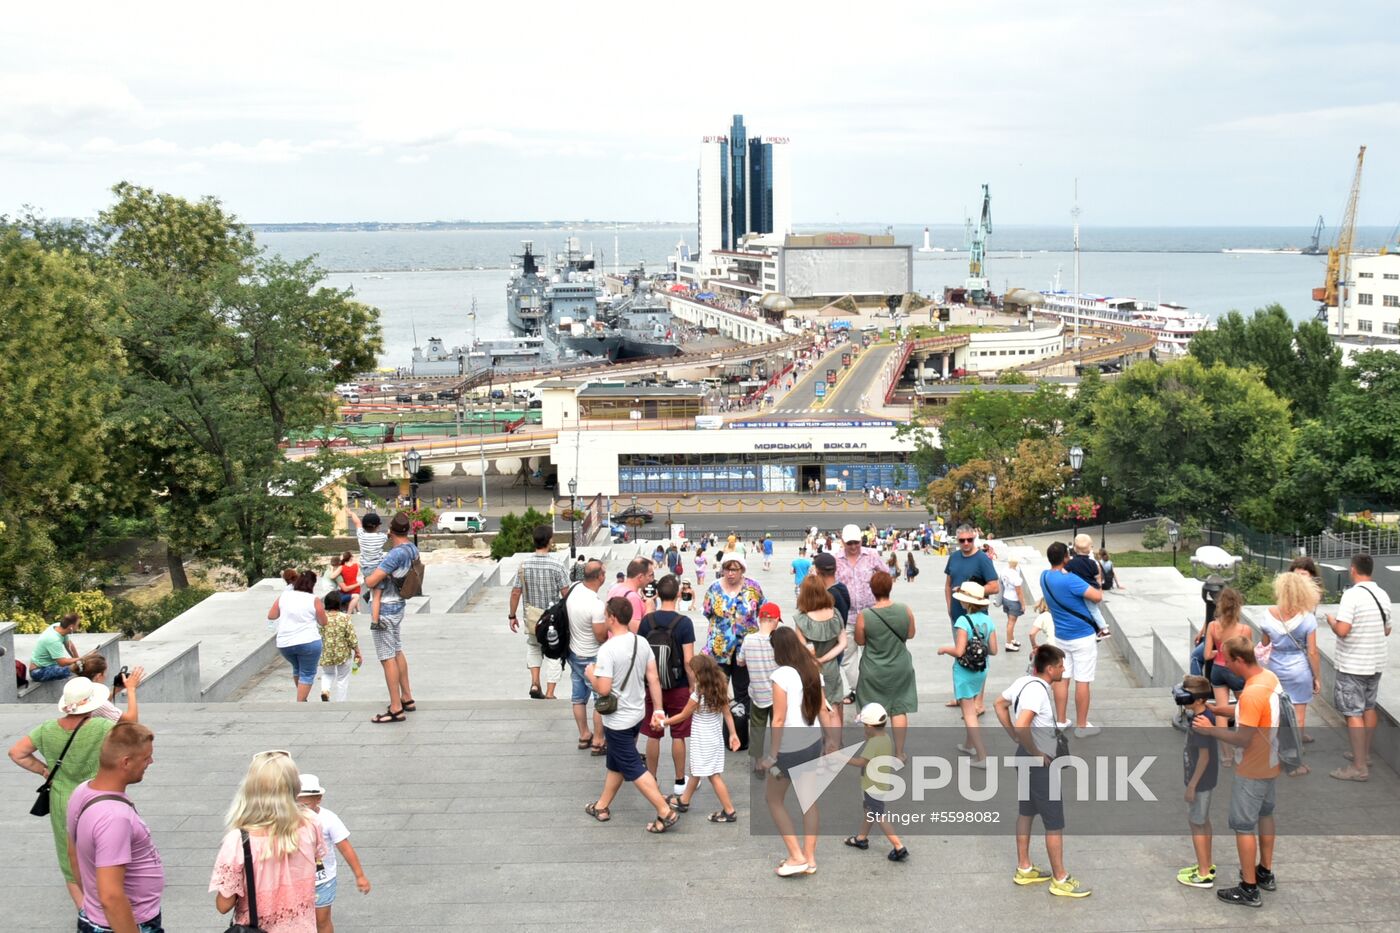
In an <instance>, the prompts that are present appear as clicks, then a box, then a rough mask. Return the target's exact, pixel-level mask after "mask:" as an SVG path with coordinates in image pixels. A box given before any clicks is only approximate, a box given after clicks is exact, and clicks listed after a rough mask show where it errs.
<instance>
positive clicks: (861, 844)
mask: <svg viewBox="0 0 1400 933" xmlns="http://www.w3.org/2000/svg"><path fill="white" fill-rule="evenodd" d="M845 843H846V845H848V846H850V847H851V848H852V849H860V850H861V851H862V852H863V851H865V850H866V849H868V848H870V840H869V839H862V838H860V837H859V836H847V837H846V839H845Z"/></svg>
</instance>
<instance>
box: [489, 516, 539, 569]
mask: <svg viewBox="0 0 1400 933" xmlns="http://www.w3.org/2000/svg"><path fill="white" fill-rule="evenodd" d="M548 524H549V516H548V515H542V514H540V513H539V512H538V511H536V510H535V509H533V508H529V509H526V510H525V514H524V515H516V514H515V513H514V512H507V513H506V514H505V515H503V516H501V524H500V527H499V529H498V530H497V532H496V537H495V538H494V539H492V541H491V559H492V560H501V559H502V558H506V557H509V556H510V555H512V554H522V553H525V552H527V551H533V550H534V549H535V540H534V537H533V536H534V533H535V528H536V526H538V525H548Z"/></svg>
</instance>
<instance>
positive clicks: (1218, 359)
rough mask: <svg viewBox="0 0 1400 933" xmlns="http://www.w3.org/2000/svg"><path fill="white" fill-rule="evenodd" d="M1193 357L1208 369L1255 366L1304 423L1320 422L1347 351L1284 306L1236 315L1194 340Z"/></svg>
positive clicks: (1322, 329)
mask: <svg viewBox="0 0 1400 933" xmlns="http://www.w3.org/2000/svg"><path fill="white" fill-rule="evenodd" d="M1191 355H1192V356H1194V357H1196V359H1198V360H1200V361H1201V363H1203V364H1204V365H1206V366H1212V365H1214V364H1215V363H1224V364H1226V365H1227V366H1234V367H1239V368H1241V369H1243V368H1246V367H1253V368H1255V369H1256V370H1258V371H1259V372H1260V374H1261V375H1262V376H1263V378H1264V384H1265V385H1267V386H1268V387H1269V388H1270V389H1272V390H1273V391H1274V393H1275V394H1277V395H1278V396H1279V397H1280V398H1282V399H1284V400H1286V401H1287V402H1289V403H1290V404H1291V405H1292V406H1293V411H1294V414H1295V416H1296V417H1298V419H1299V420H1302V419H1303V418H1315V417H1317V416H1318V415H1319V414H1321V413H1322V412H1323V411H1324V410H1325V408H1326V405H1327V396H1328V394H1329V393H1330V392H1331V390H1332V386H1333V385H1335V384H1336V382H1337V380H1338V379H1339V378H1340V376H1341V370H1342V352H1341V350H1339V349H1338V348H1337V347H1336V346H1335V345H1334V344H1333V343H1332V340H1331V338H1329V337H1328V336H1327V328H1326V326H1325V325H1324V324H1323V323H1322V322H1320V321H1305V322H1302V323H1299V324H1297V325H1295V324H1294V323H1293V321H1292V319H1290V318H1289V317H1288V312H1287V311H1285V310H1284V309H1283V307H1282V306H1281V305H1277V304H1272V305H1269V306H1268V307H1267V308H1260V309H1258V310H1257V311H1255V312H1254V314H1253V315H1252V316H1251V317H1249V318H1246V317H1245V316H1244V315H1242V314H1240V312H1238V311H1231V312H1230V313H1229V314H1226V315H1225V316H1224V317H1222V318H1221V319H1220V320H1219V321H1217V322H1216V329H1215V330H1203V331H1201V332H1199V333H1198V334H1196V336H1194V337H1192V338H1191Z"/></svg>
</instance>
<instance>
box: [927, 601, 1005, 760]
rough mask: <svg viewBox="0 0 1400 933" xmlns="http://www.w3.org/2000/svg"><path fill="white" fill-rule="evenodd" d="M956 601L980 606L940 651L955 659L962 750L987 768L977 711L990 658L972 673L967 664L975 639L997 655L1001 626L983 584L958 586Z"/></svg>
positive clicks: (964, 618) (955, 628) (963, 619)
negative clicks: (965, 659) (990, 611)
mask: <svg viewBox="0 0 1400 933" xmlns="http://www.w3.org/2000/svg"><path fill="white" fill-rule="evenodd" d="M953 599H954V600H956V601H957V602H958V603H961V604H962V605H963V606H969V607H976V610H975V611H973V612H970V613H968V614H967V615H961V616H958V619H957V621H956V622H954V623H953V638H954V643H953V644H951V645H944V646H943V647H942V648H939V649H938V653H939V654H946V655H949V656H950V657H952V659H953V697H954V699H956V700H957V702H958V706H959V707H960V708H961V709H962V717H963V725H965V726H966V727H967V744H965V745H959V746H958V751H960V752H964V753H966V754H968V755H971V756H972V767H974V768H985V767H987V748H986V746H985V745H984V744H983V743H982V729H981V727H980V726H978V724H977V708H978V707H979V706H981V703H982V690H983V689H984V688H985V687H986V685H987V659H986V658H983V659H982V669H981V670H980V671H973V670H969V669H968V668H967V667H965V666H964V665H963V657H964V655H966V654H967V646H968V644H969V643H970V642H971V641H972V640H973V639H974V638H980V639H981V640H982V642H983V643H984V644H985V645H986V648H987V655H988V656H990V655H994V654H996V653H997V627H996V623H994V622H993V621H992V617H991V616H989V615H987V608H986V607H987V604H988V603H989V602H990V600H989V599H987V594H986V590H985V589H984V587H983V586H982V584H980V583H974V582H973V581H971V580H968V581H967V582H965V583H963V584H961V585H959V586H958V588H957V590H956V591H955V592H954V593H953Z"/></svg>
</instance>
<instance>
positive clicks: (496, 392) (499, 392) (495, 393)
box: [491, 389, 506, 402]
mask: <svg viewBox="0 0 1400 933" xmlns="http://www.w3.org/2000/svg"><path fill="white" fill-rule="evenodd" d="M505 400H506V390H505V389H492V390H491V401H493V402H504V401H505Z"/></svg>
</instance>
